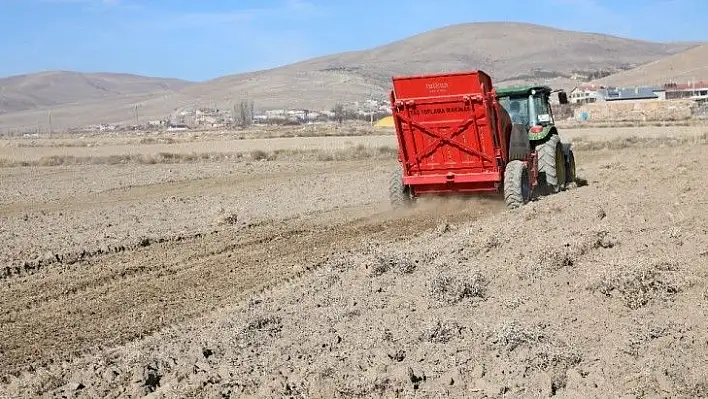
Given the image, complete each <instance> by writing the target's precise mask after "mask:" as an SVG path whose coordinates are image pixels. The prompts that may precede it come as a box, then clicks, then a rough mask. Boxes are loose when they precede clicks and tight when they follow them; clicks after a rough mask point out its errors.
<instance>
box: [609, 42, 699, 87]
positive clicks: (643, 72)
mask: <svg viewBox="0 0 708 399" xmlns="http://www.w3.org/2000/svg"><path fill="white" fill-rule="evenodd" d="M691 80H693V81H696V80H708V45H703V46H698V47H694V48H691V49H689V50H687V51H684V52H681V53H678V54H674V55H672V56H669V57H666V58H662V59H660V60H657V61H654V62H650V63H648V64H646V65H642V66H640V67H637V68H634V69H632V70H629V71H624V72H620V73H617V74H614V75H612V76H608V77H606V78H604V79H599V80H597V83H601V84H608V85H616V86H639V85H662V84H664V83H666V82H671V81H673V82H677V83H686V82H688V81H691Z"/></svg>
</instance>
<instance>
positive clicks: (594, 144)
mask: <svg viewBox="0 0 708 399" xmlns="http://www.w3.org/2000/svg"><path fill="white" fill-rule="evenodd" d="M707 143H708V132H705V133H702V134H697V135H695V136H693V137H691V136H665V137H639V136H631V137H626V138H621V139H616V140H604V141H599V140H598V141H586V140H584V139H583V138H576V139H574V140H573V148H574V149H575V150H577V151H599V150H621V149H625V148H656V147H663V146H665V147H677V146H681V145H686V144H695V145H698V144H707Z"/></svg>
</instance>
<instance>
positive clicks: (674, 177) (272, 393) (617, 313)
mask: <svg viewBox="0 0 708 399" xmlns="http://www.w3.org/2000/svg"><path fill="white" fill-rule="evenodd" d="M605 147H607V146H605ZM609 147H611V148H615V149H612V150H608V149H602V150H597V149H596V147H589V148H587V149H586V150H583V151H581V152H579V153H578V156H577V158H578V165H579V174H580V177H582V178H584V179H587V183H588V184H587V186H583V187H578V188H576V189H573V190H570V191H567V192H564V193H561V194H558V195H555V196H552V197H548V198H543V199H541V200H540V201H538V202H535V203H532V204H530V205H529V206H527V207H525V208H523V209H521V210H519V211H514V212H511V211H507V210H505V209H503V206H502V204H501V203H500V202H495V201H491V200H481V199H479V200H471V201H442V202H439V201H430V202H424V203H422V204H421V205H420V206H419V207H417V208H416V209H413V210H410V211H408V212H403V213H392V212H390V211H389V210H388V206H387V203H386V191H385V187H386V183H387V178H388V171H389V169H390V166H391V165H393V160H389V161H385V162H384V161H377V163H376V164H375V165H371V164H370V163H369V162H368V161H365V160H362V161H346V162H339V161H332V162H322V161H317V160H314V161H309V162H299V163H280V162H277V161H276V162H269V161H265V162H261V163H258V164H252V165H248V166H247V165H245V164H244V165H241V164H238V165H236V166H234V165H233V164H231V163H226V164H210V165H212V166H211V167H209V169H205V171H204V173H202V172H201V170H200V168H198V167H194V165H151V166H147V165H132V166H131V165H128V166H125V167H120V168H115V167H114V168H108V169H105V171H106V173H105V174H104V175H103V176H104V178H98V177H97V176H98V175H96V173H97V170H98V169H96V168H100V167H99V166H94V167H90V168H84V167H72V168H69V169H67V168H49V169H41V168H40V169H32V170H33V172H31V173H33V176H35V177H36V178H37V180H35V181H34V184H36V185H37V186H35V188H34V189H26V190H27V191H28V193H34V194H28V196H27V198H25V199H20V198H17V197H12V198H13V199H12V200H11V201H6V202H5V203H4V204H3V205H2V206H0V217H1V218H2V221H3V227H2V228H0V233H1V234H2V237H3V239H5V240H6V242H8V243H9V245H8V246H6V248H5V249H4V250H3V252H2V256H3V261H5V262H7V264H8V265H11V266H8V267H7V268H6V269H5V270H4V271H2V273H3V274H1V276H2V278H1V279H0V303H1V304H2V305H1V307H0V355H1V356H0V370H2V375H3V376H4V379H3V382H4V384H3V386H2V387H1V388H0V396H3V395H7V396H8V397H32V396H48V397H61V396H68V397H96V396H99V397H139V396H142V395H144V394H146V393H150V392H152V393H153V394H154V395H157V396H158V397H184V396H197V397H219V396H223V397H247V396H257V397H264V396H265V397H282V396H291V397H293V396H294V397H298V396H301V397H352V396H383V397H393V396H406V397H407V396H411V395H413V394H414V393H416V394H417V395H418V396H422V397H431V396H438V395H445V394H451V395H453V396H467V397H484V396H487V397H501V396H502V395H503V396H505V397H528V396H534V397H535V396H537V395H539V394H542V395H551V394H553V395H556V396H564V395H565V396H568V397H578V396H582V397H588V396H592V397H595V396H621V395H623V394H632V395H637V396H646V395H649V396H657V395H658V396H662V395H668V396H673V397H695V396H696V395H698V396H700V395H702V394H707V393H708V388H707V387H706V385H705V383H704V381H705V380H706V378H705V377H708V376H707V375H705V372H704V371H701V370H705V369H703V368H701V367H697V366H698V365H700V364H702V363H703V362H705V360H704V359H707V358H708V356H707V355H708V345H706V344H705V343H706V342H708V336H706V332H705V331H707V330H706V328H705V327H706V323H707V322H708V318H707V315H706V314H705V309H706V306H707V305H706V303H707V302H706V300H705V293H706V292H707V291H706V289H707V288H706V287H708V285H707V284H706V277H708V275H707V274H706V272H705V267H706V266H707V265H708V255H707V253H708V252H707V251H708V231H707V230H706V227H705V226H708V219H707V217H708V215H707V214H706V211H705V209H706V206H707V205H708V204H707V203H706V201H705V198H708V192H706V189H705V185H704V184H702V183H701V182H702V179H703V177H702V170H703V169H705V168H706V167H708V164H706V158H705V157H704V156H702V154H703V153H704V152H705V150H706V148H708V147H706V141H705V139H704V138H702V139H701V141H698V142H694V141H691V140H686V141H684V142H675V143H668V144H667V142H666V141H661V140H659V141H651V140H649V141H645V142H631V141H630V142H626V141H623V142H622V143H621V145H619V144H618V145H613V146H609ZM217 165H219V167H216V166H217ZM109 169H110V170H111V172H108V170H109ZM170 169H172V170H176V171H177V172H174V173H173V172H169V171H168V170H170ZM101 170H103V169H101ZM25 171H26V172H28V173H30V172H29V171H30V169H27V170H25ZM148 172H153V173H152V174H151V175H150V176H151V177H147V176H146V175H147V174H148ZM155 172H156V173H155ZM3 173H4V175H3V176H5V178H4V179H3V185H4V187H3V188H11V187H16V188H18V189H19V188H21V187H22V182H23V177H22V173H21V171H20V169H16V168H10V169H6V170H4V171H3ZM92 175H93V176H95V177H94V178H90V176H92ZM130 175H133V176H136V180H135V181H134V182H133V183H134V184H127V185H126V184H124V182H125V181H126V179H127V178H128V176H130ZM176 176H178V178H176ZM63 179H67V180H63ZM66 181H73V182H83V183H81V184H79V183H76V184H75V185H74V186H71V187H69V186H68V185H67V184H66ZM93 181H97V183H96V184H90V183H89V182H93ZM39 187H43V188H41V189H40V188H39ZM659 187H660V188H661V189H660V190H659V189H658V188H659ZM42 190H44V192H45V193H47V196H48V197H42V195H41V194H38V193H41V192H42ZM7 195H8V194H6V193H5V192H4V193H3V196H4V198H10V197H8V196H7ZM46 198H51V199H50V200H47V199H46ZM135 218H137V219H138V220H135ZM53 226H54V227H53Z"/></svg>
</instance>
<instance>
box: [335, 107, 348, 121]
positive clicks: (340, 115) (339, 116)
mask: <svg viewBox="0 0 708 399" xmlns="http://www.w3.org/2000/svg"><path fill="white" fill-rule="evenodd" d="M332 112H333V113H334V120H336V121H337V123H342V121H344V118H345V116H346V115H345V114H346V112H345V110H344V105H343V104H342V103H337V104H336V105H335V106H334V108H332Z"/></svg>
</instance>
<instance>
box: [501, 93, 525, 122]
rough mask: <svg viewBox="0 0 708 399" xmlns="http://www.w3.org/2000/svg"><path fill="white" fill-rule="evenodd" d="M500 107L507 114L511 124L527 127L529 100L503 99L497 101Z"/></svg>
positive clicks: (522, 98) (520, 98)
mask: <svg viewBox="0 0 708 399" xmlns="http://www.w3.org/2000/svg"><path fill="white" fill-rule="evenodd" d="M499 103H500V104H501V106H502V107H504V109H505V110H506V112H508V113H509V117H511V122H512V123H520V124H523V125H528V123H529V99H528V97H516V98H509V97H503V98H501V99H500V100H499Z"/></svg>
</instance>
